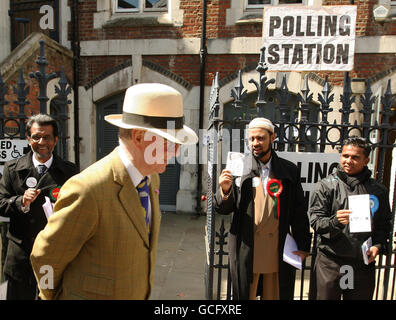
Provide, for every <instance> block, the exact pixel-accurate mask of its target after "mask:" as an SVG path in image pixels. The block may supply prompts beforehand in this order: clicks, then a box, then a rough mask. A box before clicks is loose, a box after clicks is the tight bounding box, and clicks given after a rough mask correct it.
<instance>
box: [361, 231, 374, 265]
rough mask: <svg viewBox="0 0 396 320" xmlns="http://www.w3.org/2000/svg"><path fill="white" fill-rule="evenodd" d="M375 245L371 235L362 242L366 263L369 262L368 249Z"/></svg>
mask: <svg viewBox="0 0 396 320" xmlns="http://www.w3.org/2000/svg"><path fill="white" fill-rule="evenodd" d="M372 246H373V241H372V240H371V237H370V238H368V239H367V240H366V241H364V242H363V244H362V253H363V260H364V263H365V264H368V256H367V251H369V249H370V248H371V247H372Z"/></svg>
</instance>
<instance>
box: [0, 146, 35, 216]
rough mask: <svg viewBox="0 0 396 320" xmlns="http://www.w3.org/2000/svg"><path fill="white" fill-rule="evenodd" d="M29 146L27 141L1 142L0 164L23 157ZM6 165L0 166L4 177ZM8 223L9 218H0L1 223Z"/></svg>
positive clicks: (0, 172) (0, 171)
mask: <svg viewBox="0 0 396 320" xmlns="http://www.w3.org/2000/svg"><path fill="white" fill-rule="evenodd" d="M28 145H29V143H28V141H27V140H9V139H3V140H0V162H2V163H4V162H6V161H9V160H13V159H17V158H20V157H22V156H23V149H24V148H26V147H27V146H28ZM3 169H4V165H1V164H0V174H1V175H3ZM2 221H5V222H8V221H9V218H5V217H0V222H2Z"/></svg>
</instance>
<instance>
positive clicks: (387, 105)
mask: <svg viewBox="0 0 396 320" xmlns="http://www.w3.org/2000/svg"><path fill="white" fill-rule="evenodd" d="M395 99H396V96H394V95H393V94H392V89H391V79H389V80H388V85H387V86H386V90H385V93H384V96H383V97H381V103H382V105H383V110H382V111H381V114H382V115H383V117H382V126H383V127H384V128H385V127H389V126H390V117H391V116H392V115H393V112H394V111H392V105H393V103H394V101H395Z"/></svg>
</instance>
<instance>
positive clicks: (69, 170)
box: [0, 114, 78, 300]
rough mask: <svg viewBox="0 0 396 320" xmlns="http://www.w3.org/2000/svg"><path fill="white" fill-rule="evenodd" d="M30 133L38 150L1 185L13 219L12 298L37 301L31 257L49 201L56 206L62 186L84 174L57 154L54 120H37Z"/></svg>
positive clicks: (0, 209)
mask: <svg viewBox="0 0 396 320" xmlns="http://www.w3.org/2000/svg"><path fill="white" fill-rule="evenodd" d="M26 131H27V140H28V141H29V144H30V147H31V149H32V150H31V151H30V152H29V153H27V154H26V155H24V156H22V157H21V158H19V159H15V160H11V161H8V162H7V163H6V164H5V166H4V171H3V177H2V179H1V181H0V213H1V215H3V216H5V217H9V218H10V224H9V230H8V233H7V238H8V240H9V241H8V248H7V255H6V260H5V264H4V274H5V277H6V280H7V281H8V285H7V300H15V299H23V300H30V299H35V297H36V293H37V290H36V280H35V277H34V274H33V270H32V267H31V264H30V259H29V257H30V253H31V251H32V247H33V243H34V240H35V238H36V236H37V234H38V233H39V232H40V231H41V230H42V229H43V228H44V227H45V225H46V224H47V217H46V215H45V213H44V210H43V208H42V205H43V204H44V202H45V197H48V199H50V201H51V202H55V201H56V198H57V195H58V192H59V189H60V187H61V186H62V185H63V184H64V183H65V181H66V180H67V179H69V178H70V177H71V176H73V175H74V174H76V173H77V172H78V169H77V167H76V166H75V165H74V164H73V163H71V162H68V161H64V160H62V159H61V158H59V157H58V156H57V155H55V154H53V150H54V148H55V146H56V143H57V142H58V127H57V123H56V121H55V120H54V119H53V118H52V117H50V116H48V115H44V114H38V115H35V116H32V117H31V118H30V119H29V121H28V123H27V125H26Z"/></svg>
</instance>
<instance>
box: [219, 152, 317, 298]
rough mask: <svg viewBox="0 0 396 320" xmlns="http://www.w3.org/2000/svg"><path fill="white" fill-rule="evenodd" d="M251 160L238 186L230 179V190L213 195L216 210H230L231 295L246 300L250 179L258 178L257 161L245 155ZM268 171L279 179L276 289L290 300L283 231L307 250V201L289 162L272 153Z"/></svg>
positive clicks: (251, 204)
mask: <svg viewBox="0 0 396 320" xmlns="http://www.w3.org/2000/svg"><path fill="white" fill-rule="evenodd" d="M245 159H246V163H251V164H252V167H251V170H249V172H246V174H245V173H244V175H243V176H242V177H241V182H240V187H238V186H237V185H236V183H235V179H234V180H233V185H232V192H231V195H230V196H229V198H228V199H227V200H224V201H223V200H222V197H221V194H220V190H219V191H218V192H217V194H216V197H215V210H216V211H217V212H218V213H220V214H229V213H231V212H232V213H233V216H232V221H231V227H230V236H229V251H230V253H229V257H230V259H229V261H230V269H231V278H232V285H233V298H234V299H236V300H247V299H249V287H250V283H251V282H252V278H253V252H254V251H253V245H254V233H253V230H254V201H253V199H254V194H253V192H254V188H253V186H252V179H253V178H254V177H260V171H259V167H258V166H259V164H258V163H257V161H256V160H255V159H254V157H253V156H252V155H251V154H250V155H249V156H248V157H246V158H245ZM271 161H272V162H271V171H272V173H273V175H274V177H275V178H276V179H278V180H281V182H282V185H283V191H282V193H281V195H280V210H281V212H280V219H279V255H278V257H279V289H280V292H279V293H280V299H293V294H294V282H295V271H296V269H295V268H294V267H292V266H291V265H289V264H287V263H285V262H283V247H284V243H285V239H286V234H287V233H288V232H290V230H291V234H292V236H293V237H294V239H295V240H296V242H297V246H298V249H299V250H301V251H306V252H309V251H310V245H311V234H310V232H309V222H308V216H307V204H306V202H305V200H304V195H303V190H302V187H301V183H300V173H299V170H298V168H297V166H296V165H294V164H293V163H292V162H290V161H288V160H285V159H282V158H279V157H278V156H277V155H276V153H275V152H272V160H271Z"/></svg>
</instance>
